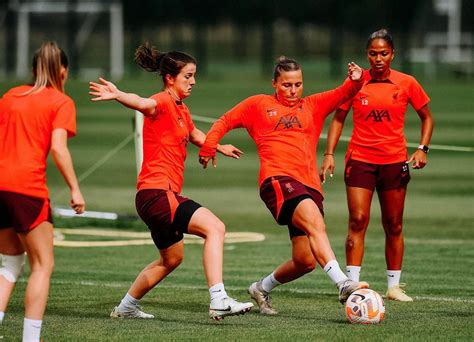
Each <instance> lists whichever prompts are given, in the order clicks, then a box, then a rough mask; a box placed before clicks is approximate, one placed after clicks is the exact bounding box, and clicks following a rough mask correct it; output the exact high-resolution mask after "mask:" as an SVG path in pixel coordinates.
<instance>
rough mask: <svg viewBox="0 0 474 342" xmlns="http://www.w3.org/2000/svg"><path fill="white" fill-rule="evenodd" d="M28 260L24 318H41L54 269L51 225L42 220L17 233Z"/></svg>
mask: <svg viewBox="0 0 474 342" xmlns="http://www.w3.org/2000/svg"><path fill="white" fill-rule="evenodd" d="M18 237H19V238H20V240H21V242H22V244H23V246H24V247H25V250H26V253H27V254H28V259H29V262H30V271H31V274H30V277H29V278H28V285H27V286H26V293H25V318H29V319H34V320H42V319H43V314H44V311H45V309H46V302H47V301H48V293H49V283H50V279H51V274H52V273H53V269H54V253H53V225H52V224H51V223H50V222H47V221H45V222H42V223H41V224H39V225H38V226H37V227H36V228H35V229H33V230H31V231H29V232H28V233H26V234H19V235H18Z"/></svg>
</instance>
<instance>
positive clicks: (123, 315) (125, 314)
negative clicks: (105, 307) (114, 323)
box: [110, 306, 155, 319]
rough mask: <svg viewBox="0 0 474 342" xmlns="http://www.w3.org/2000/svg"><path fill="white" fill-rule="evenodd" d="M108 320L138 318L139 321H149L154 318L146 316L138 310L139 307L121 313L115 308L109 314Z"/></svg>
mask: <svg viewBox="0 0 474 342" xmlns="http://www.w3.org/2000/svg"><path fill="white" fill-rule="evenodd" d="M110 318H139V319H151V318H155V316H153V315H150V314H147V313H145V312H143V311H141V310H140V307H139V306H137V307H135V308H134V309H133V310H127V311H121V310H119V307H118V306H116V307H115V308H114V310H113V311H112V312H111V313H110Z"/></svg>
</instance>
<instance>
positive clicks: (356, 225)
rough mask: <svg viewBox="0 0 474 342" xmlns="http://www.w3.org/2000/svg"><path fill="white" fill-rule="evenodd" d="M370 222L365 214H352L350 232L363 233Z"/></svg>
mask: <svg viewBox="0 0 474 342" xmlns="http://www.w3.org/2000/svg"><path fill="white" fill-rule="evenodd" d="M368 224H369V217H368V216H367V215H365V214H362V213H359V214H356V215H351V217H350V219H349V232H353V233H362V232H365V230H366V229H367V226H368Z"/></svg>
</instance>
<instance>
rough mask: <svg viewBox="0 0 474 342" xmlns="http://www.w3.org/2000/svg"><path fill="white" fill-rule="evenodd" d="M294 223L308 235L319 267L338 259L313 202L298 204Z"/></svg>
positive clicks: (306, 200) (305, 200)
mask: <svg viewBox="0 0 474 342" xmlns="http://www.w3.org/2000/svg"><path fill="white" fill-rule="evenodd" d="M292 223H293V224H294V225H295V226H296V227H298V228H299V229H301V230H302V231H304V232H305V233H306V235H307V237H308V240H309V246H310V249H311V253H312V254H313V257H314V258H315V259H316V261H317V262H318V264H319V265H321V266H322V267H324V266H325V265H326V264H327V263H328V261H330V260H334V259H336V257H335V255H334V252H333V251H332V248H331V244H330V243H329V239H328V237H327V234H326V224H325V223H324V219H323V216H322V215H321V213H320V211H319V208H318V207H317V205H316V203H314V202H313V200H311V199H308V198H307V199H304V200H302V201H301V202H300V203H299V204H298V206H297V207H296V209H295V212H294V213H293V218H292Z"/></svg>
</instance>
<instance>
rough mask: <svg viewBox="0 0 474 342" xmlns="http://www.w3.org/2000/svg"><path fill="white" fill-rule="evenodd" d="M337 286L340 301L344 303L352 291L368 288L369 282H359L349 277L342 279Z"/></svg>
mask: <svg viewBox="0 0 474 342" xmlns="http://www.w3.org/2000/svg"><path fill="white" fill-rule="evenodd" d="M336 286H337V288H338V289H339V301H340V302H341V303H342V304H344V303H345V302H346V301H347V298H349V296H350V295H351V293H352V292H354V291H357V290H359V289H367V288H368V287H369V284H368V283H366V282H365V281H361V282H357V281H354V280H351V279H349V278H347V279H346V280H341V281H340V282H339V283H337V284H336Z"/></svg>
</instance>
